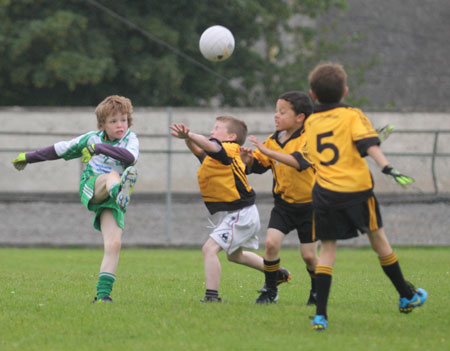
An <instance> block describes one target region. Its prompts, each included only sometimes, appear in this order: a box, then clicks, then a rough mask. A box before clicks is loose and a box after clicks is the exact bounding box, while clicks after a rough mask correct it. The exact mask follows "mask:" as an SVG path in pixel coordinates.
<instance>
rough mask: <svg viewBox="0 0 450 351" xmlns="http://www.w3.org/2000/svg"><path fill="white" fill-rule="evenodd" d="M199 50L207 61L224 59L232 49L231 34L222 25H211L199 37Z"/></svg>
mask: <svg viewBox="0 0 450 351" xmlns="http://www.w3.org/2000/svg"><path fill="white" fill-rule="evenodd" d="M199 46H200V52H201V53H202V55H203V56H204V57H205V58H206V59H207V60H209V61H224V60H226V59H227V58H228V57H230V56H231V54H232V53H233V50H234V37H233V34H232V33H231V32H230V31H229V30H228V29H227V28H225V27H223V26H218V25H217V26H212V27H209V28H208V29H206V30H205V31H204V32H203V34H202V36H201V37H200V43H199Z"/></svg>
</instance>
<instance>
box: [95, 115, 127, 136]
mask: <svg viewBox="0 0 450 351" xmlns="http://www.w3.org/2000/svg"><path fill="white" fill-rule="evenodd" d="M100 129H101V130H103V131H104V132H105V133H106V135H107V136H108V139H109V140H110V141H114V140H116V139H122V138H123V137H124V136H125V134H126V133H127V130H128V116H127V115H126V114H122V113H121V112H116V113H114V114H112V115H109V116H108V117H106V120H105V123H104V124H103V126H102V127H101V128H100Z"/></svg>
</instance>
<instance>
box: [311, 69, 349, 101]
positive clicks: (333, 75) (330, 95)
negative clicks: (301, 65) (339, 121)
mask: <svg viewBox="0 0 450 351" xmlns="http://www.w3.org/2000/svg"><path fill="white" fill-rule="evenodd" d="M346 86H347V73H345V70H344V67H342V65H340V64H339V63H334V62H324V63H320V64H319V65H317V66H316V68H314V69H313V70H312V72H311V73H310V74H309V87H310V88H311V90H312V91H313V93H314V94H315V95H316V97H317V100H319V102H320V103H325V104H330V103H337V102H340V101H341V100H342V98H343V96H344V92H345V88H346Z"/></svg>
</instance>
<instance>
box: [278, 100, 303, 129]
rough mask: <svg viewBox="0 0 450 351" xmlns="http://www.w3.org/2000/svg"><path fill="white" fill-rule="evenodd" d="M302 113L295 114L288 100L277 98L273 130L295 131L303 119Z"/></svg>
mask: <svg viewBox="0 0 450 351" xmlns="http://www.w3.org/2000/svg"><path fill="white" fill-rule="evenodd" d="M304 116H305V115H304V114H303V113H301V114H298V115H296V114H295V111H294V110H293V109H292V105H291V103H290V102H289V101H286V100H283V99H278V100H277V106H276V112H275V130H276V131H278V132H281V131H283V130H292V131H295V130H297V129H298V128H300V127H301V126H302V124H303V121H304Z"/></svg>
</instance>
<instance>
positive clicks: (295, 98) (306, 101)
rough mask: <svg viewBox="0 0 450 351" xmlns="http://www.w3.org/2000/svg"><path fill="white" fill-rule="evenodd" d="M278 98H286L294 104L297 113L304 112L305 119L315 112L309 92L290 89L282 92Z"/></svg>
mask: <svg viewBox="0 0 450 351" xmlns="http://www.w3.org/2000/svg"><path fill="white" fill-rule="evenodd" d="M278 99H282V100H286V101H287V102H289V103H290V104H291V106H292V109H293V110H294V112H295V114H296V115H298V114H300V113H303V114H304V115H305V119H306V118H307V117H308V116H309V115H310V114H311V113H312V112H313V104H312V101H311V98H310V97H309V95H308V94H306V93H303V92H301V91H289V92H287V93H284V94H281V95H280V96H279V97H278Z"/></svg>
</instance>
